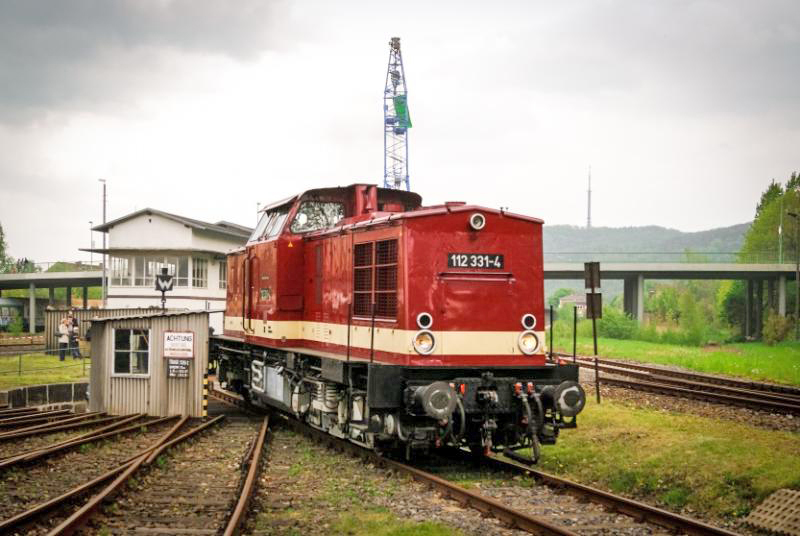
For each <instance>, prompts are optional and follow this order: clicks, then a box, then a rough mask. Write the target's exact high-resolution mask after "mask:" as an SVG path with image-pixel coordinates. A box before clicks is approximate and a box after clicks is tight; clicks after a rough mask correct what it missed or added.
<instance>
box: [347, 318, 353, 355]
mask: <svg viewBox="0 0 800 536" xmlns="http://www.w3.org/2000/svg"><path fill="white" fill-rule="evenodd" d="M352 326H353V304H352V303H348V304H347V362H348V363H349V362H350V331H351V330H352Z"/></svg>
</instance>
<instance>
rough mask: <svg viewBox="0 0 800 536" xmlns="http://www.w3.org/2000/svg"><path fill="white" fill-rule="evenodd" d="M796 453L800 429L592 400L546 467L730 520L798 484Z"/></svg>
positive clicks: (550, 450)
mask: <svg viewBox="0 0 800 536" xmlns="http://www.w3.org/2000/svg"><path fill="white" fill-rule="evenodd" d="M798 452H800V434H794V433H791V432H782V431H773V430H764V429H762V428H754V427H751V426H748V425H746V424H739V423H732V422H730V421H723V420H716V419H710V418H704V417H697V416H693V415H684V414H676V413H669V412H665V411H659V410H652V409H638V408H630V407H627V406H623V405H620V404H617V403H614V402H613V401H610V400H606V401H604V402H603V403H602V404H600V405H598V404H596V403H594V401H593V400H591V401H589V403H588V404H587V407H586V409H585V410H584V411H583V413H582V414H581V419H580V422H579V427H578V429H576V430H566V431H564V433H563V434H562V435H561V436H560V438H559V442H558V444H557V445H555V446H553V447H545V448H544V449H543V453H542V460H541V461H540V465H541V468H542V470H544V471H550V472H553V473H556V474H560V475H563V476H565V477H567V478H570V479H573V480H577V481H579V482H583V483H586V484H589V485H596V486H599V487H601V488H605V489H609V490H611V491H613V492H615V493H625V494H629V495H632V496H635V497H638V498H641V499H643V500H645V501H647V502H653V503H658V504H661V505H665V506H667V507H669V508H671V509H683V508H687V509H688V510H691V511H697V512H704V513H706V514H710V515H713V516H725V517H730V516H741V515H744V514H747V513H748V512H749V511H750V510H751V509H752V508H754V507H755V506H756V505H757V504H758V503H759V502H761V501H762V500H763V499H764V498H765V497H767V495H769V494H770V493H772V492H773V491H775V490H777V489H780V488H786V487H788V488H794V489H800V456H797V453H798Z"/></svg>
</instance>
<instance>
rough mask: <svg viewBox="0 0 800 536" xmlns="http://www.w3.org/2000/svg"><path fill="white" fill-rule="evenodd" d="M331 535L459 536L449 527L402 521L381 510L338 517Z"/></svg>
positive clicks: (438, 524)
mask: <svg viewBox="0 0 800 536" xmlns="http://www.w3.org/2000/svg"><path fill="white" fill-rule="evenodd" d="M332 529H333V530H332V531H331V533H332V534H348V535H353V536H452V535H458V534H461V532H458V531H456V530H455V529H452V528H450V527H447V526H445V525H442V524H440V523H434V522H431V521H425V522H413V521H402V520H400V519H399V518H398V517H397V516H396V515H394V514H392V513H390V512H388V511H387V510H386V509H383V508H374V509H370V510H367V511H364V512H355V513H347V514H342V515H341V516H339V519H338V521H337V522H336V523H335V524H334V525H333V527H332Z"/></svg>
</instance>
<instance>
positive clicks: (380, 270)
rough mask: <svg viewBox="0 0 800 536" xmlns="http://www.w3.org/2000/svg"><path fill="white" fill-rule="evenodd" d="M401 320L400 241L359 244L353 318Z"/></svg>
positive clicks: (354, 280)
mask: <svg viewBox="0 0 800 536" xmlns="http://www.w3.org/2000/svg"><path fill="white" fill-rule="evenodd" d="M373 304H374V305H375V316H376V317H380V318H395V317H396V316H397V240H396V239H392V240H381V241H378V242H366V243H363V244H356V245H355V248H354V250H353V314H355V315H356V316H371V315H372V306H373Z"/></svg>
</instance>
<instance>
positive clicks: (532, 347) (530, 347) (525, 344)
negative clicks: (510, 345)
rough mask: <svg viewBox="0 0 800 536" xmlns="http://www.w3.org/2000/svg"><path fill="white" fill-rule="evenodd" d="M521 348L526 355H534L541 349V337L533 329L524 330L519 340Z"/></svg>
mask: <svg viewBox="0 0 800 536" xmlns="http://www.w3.org/2000/svg"><path fill="white" fill-rule="evenodd" d="M517 344H518V345H519V349H520V350H521V351H522V353H523V354H525V355H533V354H535V353H536V350H538V349H539V337H537V336H536V333H534V332H532V331H523V332H522V333H520V334H519V339H518V340H517Z"/></svg>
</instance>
